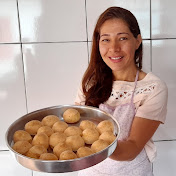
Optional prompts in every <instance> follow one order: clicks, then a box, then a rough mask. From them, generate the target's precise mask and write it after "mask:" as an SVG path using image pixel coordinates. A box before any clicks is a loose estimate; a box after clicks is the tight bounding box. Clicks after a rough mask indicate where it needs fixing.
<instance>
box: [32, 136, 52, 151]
mask: <svg viewBox="0 0 176 176" xmlns="http://www.w3.org/2000/svg"><path fill="white" fill-rule="evenodd" d="M32 145H42V146H44V147H45V148H46V149H47V148H48V147H49V138H48V136H47V135H46V134H45V133H39V134H36V135H35V136H34V138H33V140H32Z"/></svg>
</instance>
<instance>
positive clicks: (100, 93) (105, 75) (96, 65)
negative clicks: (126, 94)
mask: <svg viewBox="0 0 176 176" xmlns="http://www.w3.org/2000/svg"><path fill="white" fill-rule="evenodd" d="M115 18H117V19H122V20H124V21H125V22H126V24H127V25H128V27H129V29H130V31H131V32H132V34H133V36H134V37H135V38H137V36H138V34H140V29H139V25H138V22H137V20H136V18H135V17H134V15H133V14H132V13H131V12H130V11H128V10H126V9H123V8H121V7H110V8H108V9H107V10H106V11H104V12H103V13H102V14H101V15H100V17H99V19H98V21H97V24H96V26H95V29H94V33H93V41H92V52H91V57H90V63H89V66H88V68H87V70H86V72H85V74H84V76H83V79H82V89H83V93H84V95H85V105H88V106H94V107H98V106H99V104H100V103H103V102H105V101H107V100H108V98H109V97H110V94H111V91H112V84H113V75H112V70H111V69H110V68H109V67H108V66H107V65H106V64H105V62H104V61H103V59H102V58H101V55H100V51H99V40H100V28H101V26H102V25H103V24H104V22H105V21H107V20H110V19H115ZM134 59H135V64H136V66H137V68H138V69H141V68H142V42H141V45H140V46H139V48H138V49H137V50H136V52H135V57H134Z"/></svg>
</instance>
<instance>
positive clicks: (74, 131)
mask: <svg viewBox="0 0 176 176" xmlns="http://www.w3.org/2000/svg"><path fill="white" fill-rule="evenodd" d="M64 133H65V134H66V135H67V136H75V135H80V136H81V135H82V130H81V129H80V128H79V127H77V126H69V127H68V128H67V129H66V130H65V131H64Z"/></svg>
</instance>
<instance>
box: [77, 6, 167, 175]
mask: <svg viewBox="0 0 176 176" xmlns="http://www.w3.org/2000/svg"><path fill="white" fill-rule="evenodd" d="M141 69H142V38H141V33H140V29H139V26H138V22H137V20H136V18H135V17H134V15H133V14H132V13H131V12H130V11H128V10H126V9H123V8H120V7H110V8H108V9H107V10H106V11H105V12H103V13H102V14H101V15H100V17H99V19H98V21H97V24H96V27H95V30H94V34H93V45H92V53H91V59H90V63H89V66H88V68H87V70H86V72H85V74H84V77H83V80H82V85H81V87H80V89H79V90H78V94H77V97H76V101H75V103H76V104H77V105H88V106H94V107H99V108H100V109H102V110H104V111H106V112H108V113H111V114H112V115H113V116H114V117H115V118H116V119H117V121H118V122H119V124H120V127H121V133H120V137H119V140H118V145H117V148H116V149H115V151H114V153H113V154H112V155H111V156H110V157H109V158H107V159H106V160H104V161H103V162H101V163H99V164H97V165H95V166H93V167H90V168H87V169H84V170H82V171H80V172H79V175H80V176H88V175H95V176H101V175H102V176H103V175H114V176H115V175H118V176H119V175H120V176H122V175H123V176H130V175H131V176H151V175H153V173H152V164H151V163H152V162H153V160H154V159H155V157H156V148H155V145H154V143H153V141H152V139H151V138H152V136H153V134H154V133H155V131H156V130H157V128H158V126H159V125H160V123H164V122H165V117H166V110H167V86H166V84H165V83H164V82H163V81H161V80H160V79H159V78H158V77H157V76H155V75H154V74H153V73H151V72H149V73H148V74H147V73H145V72H143V71H142V70H141Z"/></svg>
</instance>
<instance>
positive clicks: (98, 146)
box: [91, 139, 109, 153]
mask: <svg viewBox="0 0 176 176" xmlns="http://www.w3.org/2000/svg"><path fill="white" fill-rule="evenodd" d="M108 146H109V143H108V142H107V141H104V140H102V139H98V140H97V141H95V142H94V143H93V144H92V145H91V149H92V151H93V152H95V153H96V152H99V151H101V150H103V149H105V148H106V147H108Z"/></svg>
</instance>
